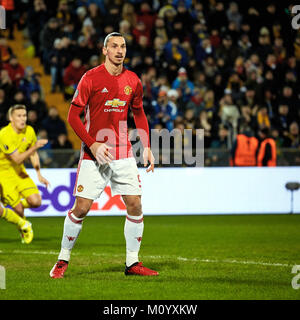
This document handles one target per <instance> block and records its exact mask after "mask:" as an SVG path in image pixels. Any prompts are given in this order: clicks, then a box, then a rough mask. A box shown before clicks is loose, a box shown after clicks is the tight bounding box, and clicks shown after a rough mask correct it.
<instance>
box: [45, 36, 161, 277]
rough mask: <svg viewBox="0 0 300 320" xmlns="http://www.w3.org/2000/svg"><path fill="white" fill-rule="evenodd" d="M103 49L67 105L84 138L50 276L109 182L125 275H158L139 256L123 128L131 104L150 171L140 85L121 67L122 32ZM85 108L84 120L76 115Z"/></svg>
mask: <svg viewBox="0 0 300 320" xmlns="http://www.w3.org/2000/svg"><path fill="white" fill-rule="evenodd" d="M102 52H103V54H104V55H105V62H104V63H103V64H101V65H100V66H98V67H95V68H93V69H91V70H89V71H87V72H86V73H85V74H84V75H83V76H82V78H81V80H80V82H79V84H78V87H77V90H76V92H75V94H74V97H73V100H72V102H71V106H70V109H69V114H68V122H69V123H70V125H71V126H72V128H73V130H74V131H75V133H76V134H77V135H78V136H79V138H80V139H81V140H82V147H81V157H80V160H79V164H78V169H77V179H76V183H75V187H74V195H75V197H76V200H75V204H74V206H73V208H72V209H71V210H70V211H69V212H68V214H67V216H66V218H65V222H64V231H63V237H62V242H61V251H60V253H59V256H58V261H57V263H56V264H55V265H54V267H53V268H52V270H51V271H50V276H51V277H52V278H63V276H64V273H65V271H66V269H67V267H68V262H69V260H70V255H71V250H72V248H73V247H74V244H75V241H76V240H77V238H78V236H79V233H80V231H81V228H82V222H83V219H84V218H85V216H86V215H87V213H88V212H89V210H90V208H91V205H92V203H93V201H94V200H95V199H96V198H98V197H99V196H100V195H101V193H102V192H103V190H104V188H105V187H106V185H107V183H108V182H109V181H110V183H111V188H112V194H113V195H116V194H120V195H121V196H122V198H123V200H124V203H125V205H126V209H127V216H126V220H125V226H124V235H125V240H126V266H125V274H126V275H142V276H156V275H158V272H156V271H154V270H151V269H148V268H146V267H144V266H143V264H142V262H139V259H138V253H139V250H140V245H141V240H142V235H143V230H144V222H143V213H142V205H141V194H142V192H141V182H140V178H139V173H138V169H137V165H136V161H135V159H134V157H133V153H132V149H131V144H130V141H129V139H128V133H127V113H128V108H129V107H130V108H131V110H132V112H133V115H134V120H135V123H136V127H137V129H138V131H139V133H140V137H141V142H142V143H143V146H144V152H143V159H144V166H145V167H146V166H147V165H148V163H150V165H149V167H148V168H147V172H149V171H152V172H153V171H154V157H153V154H152V152H151V149H150V142H149V127H148V121H147V118H146V116H145V113H144V110H143V100H142V97H143V88H142V84H141V81H140V79H139V78H138V77H137V75H136V74H135V73H133V72H131V71H129V70H127V69H125V68H124V67H123V62H124V59H125V56H126V43H125V39H124V37H123V36H122V35H121V34H120V33H117V32H113V33H110V34H109V35H107V36H106V38H105V40H104V46H103V50H102ZM83 110H84V113H85V118H84V119H85V120H84V123H82V122H81V120H80V114H81V112H82V111H83Z"/></svg>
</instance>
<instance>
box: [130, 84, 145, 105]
mask: <svg viewBox="0 0 300 320" xmlns="http://www.w3.org/2000/svg"><path fill="white" fill-rule="evenodd" d="M131 108H132V109H143V86H142V83H141V80H140V79H138V83H137V86H136V88H135V91H134V96H133V99H132V104H131Z"/></svg>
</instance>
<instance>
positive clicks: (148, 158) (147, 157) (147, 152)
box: [143, 148, 155, 172]
mask: <svg viewBox="0 0 300 320" xmlns="http://www.w3.org/2000/svg"><path fill="white" fill-rule="evenodd" d="M143 159H144V167H147V165H148V162H150V165H149V167H148V168H147V170H146V172H149V171H152V172H154V162H155V159H154V156H153V153H152V151H151V149H150V148H145V149H144V152H143Z"/></svg>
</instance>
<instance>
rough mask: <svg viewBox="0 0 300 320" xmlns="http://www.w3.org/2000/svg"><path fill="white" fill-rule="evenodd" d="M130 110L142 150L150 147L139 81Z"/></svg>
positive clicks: (141, 88) (141, 87)
mask: <svg viewBox="0 0 300 320" xmlns="http://www.w3.org/2000/svg"><path fill="white" fill-rule="evenodd" d="M131 110H132V113H133V117H134V122H135V125H136V128H137V129H138V132H139V136H140V139H141V142H142V144H143V146H144V148H145V147H150V139H149V125H148V120H147V117H146V115H145V112H144V109H143V86H142V83H141V81H140V80H139V81H138V84H137V87H136V89H135V93H134V97H133V101H132V105H131Z"/></svg>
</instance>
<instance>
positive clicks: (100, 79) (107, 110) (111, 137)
mask: <svg viewBox="0 0 300 320" xmlns="http://www.w3.org/2000/svg"><path fill="white" fill-rule="evenodd" d="M71 103H72V105H73V106H76V107H78V108H82V109H84V111H85V117H84V126H85V129H86V131H87V132H88V133H89V135H90V136H91V137H92V138H94V139H95V141H98V142H102V143H103V142H105V143H106V144H107V145H109V146H111V147H112V149H111V150H110V153H111V154H112V155H113V156H114V158H115V159H122V158H127V157H130V156H132V151H131V144H130V141H129V139H128V132H127V113H128V108H129V107H131V108H133V109H140V108H143V88H142V84H141V81H140V79H139V78H138V77H137V75H136V74H135V73H133V72H131V71H129V70H127V69H125V68H123V71H122V72H121V74H119V75H118V76H113V75H111V74H110V73H109V72H108V71H107V70H106V68H105V66H104V64H101V65H100V66H98V67H96V68H93V69H91V70H89V71H87V72H86V73H85V74H84V75H83V76H82V78H81V80H80V82H79V84H78V87H77V90H76V92H75V94H74V97H73V100H72V102H71ZM83 147H84V144H83ZM83 158H84V159H91V154H90V153H89V149H88V148H84V155H83Z"/></svg>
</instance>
